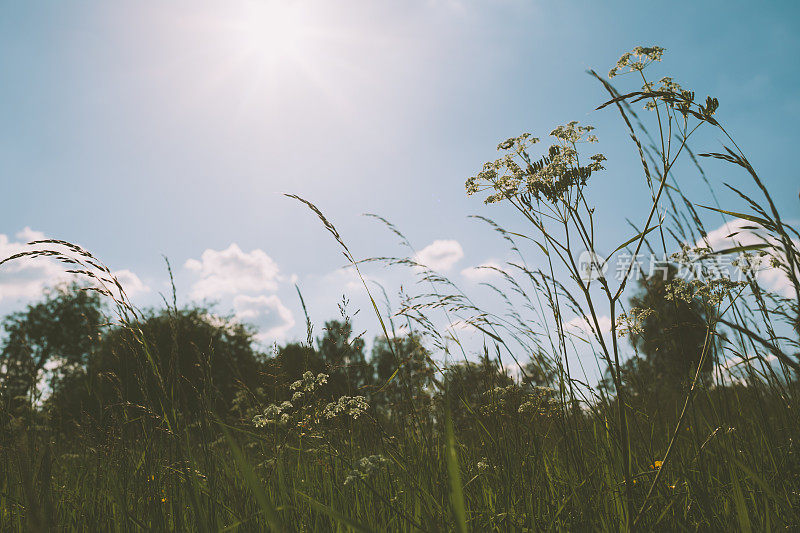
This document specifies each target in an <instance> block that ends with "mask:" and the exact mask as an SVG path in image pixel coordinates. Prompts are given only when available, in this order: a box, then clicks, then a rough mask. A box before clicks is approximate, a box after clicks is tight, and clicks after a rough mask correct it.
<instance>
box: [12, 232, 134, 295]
mask: <svg viewBox="0 0 800 533" xmlns="http://www.w3.org/2000/svg"><path fill="white" fill-rule="evenodd" d="M15 238H16V239H18V240H16V241H12V240H10V239H9V238H8V236H7V235H5V234H0V260H2V259H6V258H7V257H10V256H12V255H14V254H17V253H20V252H23V251H26V250H33V249H34V248H32V247H29V246H27V243H29V242H31V241H38V240H42V239H45V238H47V237H46V235H45V234H44V233H42V232H41V231H35V230H32V229H31V228H29V227H27V226H26V227H25V228H24V229H23V230H22V231H19V232H17V233H16V234H15ZM36 249H42V248H41V247H38V248H36ZM68 268H69V267H67V266H66V265H63V264H60V263H58V262H57V261H54V260H52V259H49V258H47V257H35V258H31V257H20V258H18V259H14V260H13V261H9V262H8V263H5V264H4V265H2V266H0V301H8V300H12V301H17V302H19V301H28V300H35V299H37V298H40V297H41V296H42V294H43V293H44V291H45V288H47V287H52V286H55V285H59V284H61V283H69V282H72V281H80V282H88V281H91V280H89V279H88V278H85V277H81V276H76V275H73V274H68V273H67V272H66V270H67V269H68ZM73 268H74V267H73ZM114 275H115V276H116V277H117V279H118V280H119V282H120V284H121V285H122V287H123V289H125V292H126V294H128V296H133V295H136V294H142V293H145V292H148V291H149V290H150V288H149V287H147V285H145V284H144V283H143V282H142V280H141V279H140V278H139V276H137V275H136V274H135V273H133V272H132V271H130V270H127V269H125V270H118V271H116V272H114ZM107 285H108V284H107ZM108 288H109V289H111V290H114V287H113V286H108Z"/></svg>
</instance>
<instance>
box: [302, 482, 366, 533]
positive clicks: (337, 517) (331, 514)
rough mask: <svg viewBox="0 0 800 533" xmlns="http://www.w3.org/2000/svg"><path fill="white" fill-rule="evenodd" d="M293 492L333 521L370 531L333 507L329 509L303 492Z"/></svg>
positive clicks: (353, 528)
mask: <svg viewBox="0 0 800 533" xmlns="http://www.w3.org/2000/svg"><path fill="white" fill-rule="evenodd" d="M295 494H297V495H298V496H302V497H303V498H305V499H306V500H308V503H310V504H311V507H313V508H314V509H316V510H317V511H319V512H320V513H323V514H325V515H327V516H328V518H330V519H331V520H333V521H334V522H337V523H339V524H342V525H345V526H347V527H349V528H350V529H352V530H354V531H364V532H366V533H369V532H371V531H372V530H371V529H370V528H368V527H367V526H365V525H363V524H359V523H358V522H356V521H355V520H353V519H351V518H348V517H346V516H344V515H343V514H342V513H340V512H338V511H334V510H333V509H331V508H330V507H328V506H327V505H324V504H322V503H320V502H318V501H317V500H315V499H314V498H312V497H311V496H309V495H308V494H304V493H302V492H300V491H295Z"/></svg>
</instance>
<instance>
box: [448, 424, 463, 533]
mask: <svg viewBox="0 0 800 533" xmlns="http://www.w3.org/2000/svg"><path fill="white" fill-rule="evenodd" d="M445 438H446V447H447V448H446V455H447V474H448V479H449V481H450V505H451V506H452V508H453V515H455V519H456V529H457V530H458V531H459V533H467V531H468V530H467V511H466V505H465V504H464V488H463V486H462V485H461V470H460V469H459V466H458V453H457V451H456V439H455V435H454V434H453V417H452V415H451V414H450V409H448V410H447V413H446V420H445Z"/></svg>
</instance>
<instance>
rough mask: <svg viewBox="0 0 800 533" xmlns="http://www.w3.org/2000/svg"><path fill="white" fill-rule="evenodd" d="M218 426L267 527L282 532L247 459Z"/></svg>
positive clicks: (226, 432) (225, 430) (276, 515)
mask: <svg viewBox="0 0 800 533" xmlns="http://www.w3.org/2000/svg"><path fill="white" fill-rule="evenodd" d="M218 426H219V428H220V429H221V430H222V433H223V435H224V436H225V440H227V441H228V446H229V447H230V449H231V453H232V454H233V458H234V460H235V461H236V464H237V465H238V466H239V470H241V471H242V474H243V475H244V479H245V481H246V482H247V484H248V485H249V486H250V490H252V491H253V495H254V496H255V498H256V501H257V502H258V505H259V506H260V507H261V510H262V511H263V512H264V516H265V517H266V518H267V522H268V523H269V527H270V528H271V529H272V531H284V529H283V528H282V527H281V523H280V520H278V514H277V512H276V511H275V507H274V506H273V505H272V503H271V502H270V501H269V498H267V494H266V492H264V487H263V485H262V484H261V482H260V481H259V480H258V477H257V476H256V473H255V472H254V471H253V469H252V468H251V467H250V463H248V462H247V458H245V456H244V454H243V453H242V450H240V449H239V447H238V446H237V445H236V441H235V440H233V437H232V436H231V434H230V432H229V431H228V429H227V428H226V427H225V426H224V425H222V424H218Z"/></svg>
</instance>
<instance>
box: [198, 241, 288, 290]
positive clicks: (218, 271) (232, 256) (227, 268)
mask: <svg viewBox="0 0 800 533" xmlns="http://www.w3.org/2000/svg"><path fill="white" fill-rule="evenodd" d="M185 267H186V268H187V269H188V270H190V271H193V272H195V273H197V274H199V276H200V279H199V280H198V281H197V282H195V283H194V285H192V289H191V292H190V296H191V297H192V298H195V299H198V300H200V299H203V298H216V297H219V296H222V295H225V294H236V293H241V292H259V291H272V290H276V289H277V288H278V281H280V277H279V275H278V271H279V269H278V265H277V263H275V261H273V260H272V258H271V257H269V256H268V255H267V254H266V253H264V251H263V250H259V249H255V250H253V251H252V252H243V251H242V249H241V248H239V246H238V245H237V244H235V243H234V244H231V245H230V246H229V247H228V248H227V249H225V250H211V249H207V250H206V251H204V252H203V254H202V256H201V257H200V260H199V261H198V260H197V259H189V260H188V261H186V264H185Z"/></svg>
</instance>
